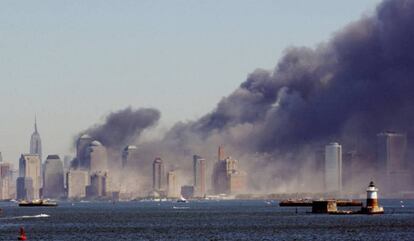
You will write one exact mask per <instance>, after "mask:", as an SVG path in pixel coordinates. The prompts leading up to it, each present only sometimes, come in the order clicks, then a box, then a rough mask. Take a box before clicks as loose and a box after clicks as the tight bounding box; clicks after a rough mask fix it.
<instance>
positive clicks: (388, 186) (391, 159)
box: [376, 132, 411, 193]
mask: <svg viewBox="0 0 414 241" xmlns="http://www.w3.org/2000/svg"><path fill="white" fill-rule="evenodd" d="M406 151H407V136H406V135H405V134H402V133H395V132H383V133H379V134H378V135H377V163H376V164H377V165H376V169H377V179H378V181H379V184H380V186H383V187H385V190H386V193H399V192H401V191H406V190H409V189H410V188H411V187H410V186H409V185H410V180H409V178H410V174H409V173H408V170H407V168H408V165H407V164H406V160H405V158H406Z"/></svg>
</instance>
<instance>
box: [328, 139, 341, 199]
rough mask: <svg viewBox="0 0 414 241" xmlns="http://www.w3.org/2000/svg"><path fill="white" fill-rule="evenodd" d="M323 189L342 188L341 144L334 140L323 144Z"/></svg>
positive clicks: (333, 190) (336, 189)
mask: <svg viewBox="0 0 414 241" xmlns="http://www.w3.org/2000/svg"><path fill="white" fill-rule="evenodd" d="M324 176H325V191H326V192H341V190H342V146H341V145H339V144H338V143H336V142H333V143H329V144H328V145H326V146H325V175H324Z"/></svg>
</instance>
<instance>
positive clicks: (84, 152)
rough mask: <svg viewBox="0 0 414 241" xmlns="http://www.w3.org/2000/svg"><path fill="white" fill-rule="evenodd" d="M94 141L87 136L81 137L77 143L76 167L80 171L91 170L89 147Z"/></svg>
mask: <svg viewBox="0 0 414 241" xmlns="http://www.w3.org/2000/svg"><path fill="white" fill-rule="evenodd" d="M92 141H93V139H92V137H90V136H89V135H87V134H84V135H82V136H81V137H79V139H78V141H77V142H76V160H75V164H74V167H75V168H80V169H89V163H88V158H89V150H88V148H89V145H90V144H91V143H92Z"/></svg>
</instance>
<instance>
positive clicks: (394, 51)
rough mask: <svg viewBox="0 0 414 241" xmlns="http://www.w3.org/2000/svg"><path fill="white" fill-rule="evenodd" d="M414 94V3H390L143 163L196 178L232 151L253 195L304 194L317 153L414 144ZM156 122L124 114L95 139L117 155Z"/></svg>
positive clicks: (266, 77) (288, 58)
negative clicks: (206, 163) (296, 190)
mask: <svg viewBox="0 0 414 241" xmlns="http://www.w3.org/2000/svg"><path fill="white" fill-rule="evenodd" d="M413 93H414V1H411V0H385V1H383V2H382V3H381V4H380V5H379V6H378V7H377V9H376V11H375V13H374V14H373V15H372V16H364V17H362V18H361V19H360V20H358V21H356V22H353V23H351V24H349V25H348V26H346V27H345V28H344V29H343V30H341V31H339V32H337V33H336V34H334V35H333V36H332V38H331V39H330V40H329V41H327V42H325V43H321V44H320V45H318V46H317V47H315V48H307V47H291V48H289V49H287V50H286V52H285V54H284V56H283V57H282V58H281V60H280V61H279V63H278V64H277V66H276V67H275V68H274V70H272V71H268V70H261V69H259V70H256V71H254V72H253V73H251V74H250V75H249V76H248V78H247V80H246V81H244V82H243V83H242V84H241V85H240V86H239V88H237V89H236V90H235V91H234V92H233V93H232V94H230V95H229V96H227V97H225V98H223V99H222V100H221V101H220V102H219V103H218V105H217V107H216V108H215V109H214V110H213V111H212V112H211V113H208V114H206V115H205V116H203V117H202V118H200V119H198V120H196V121H192V122H186V123H177V124H176V125H174V126H173V127H172V128H171V129H170V130H169V131H168V132H167V133H166V135H165V136H164V137H163V138H162V140H161V141H156V142H150V143H145V142H144V143H141V144H140V148H141V151H142V153H145V155H144V154H143V156H142V159H146V160H145V161H148V165H149V164H150V162H151V159H148V158H150V157H151V156H153V157H155V156H159V155H161V156H163V157H164V158H165V159H167V160H169V161H171V162H172V163H179V165H181V166H182V167H183V168H184V169H185V168H187V170H190V169H191V168H190V167H191V160H190V159H191V155H192V154H194V153H198V154H200V155H202V156H204V157H206V158H208V159H209V160H212V161H214V160H215V159H216V155H215V154H216V151H215V150H216V148H217V146H218V145H220V144H224V146H225V147H226V150H227V152H228V153H229V154H230V153H231V154H232V155H234V156H235V157H237V158H238V159H240V160H241V162H243V163H244V165H245V168H246V169H247V170H246V171H247V172H248V173H249V175H250V177H251V182H250V183H251V186H252V188H254V189H256V190H260V189H262V188H269V187H275V186H283V187H286V188H288V187H290V186H292V185H293V186H295V187H296V186H300V185H302V184H301V181H300V179H298V176H301V175H302V174H303V172H301V170H303V169H304V168H307V163H308V162H307V160H308V159H310V158H313V154H314V153H315V148H316V147H318V146H323V145H324V144H326V143H328V142H330V141H333V140H335V141H339V142H341V144H343V146H344V148H348V149H350V150H351V149H352V150H353V149H360V150H361V151H362V152H366V153H367V155H368V156H370V155H371V156H372V152H373V148H372V143H374V144H375V136H376V134H377V133H378V132H381V131H384V130H394V131H400V132H405V133H408V135H409V136H411V135H412V134H413V131H414V128H413V127H414V94H413ZM124 112H125V113H124ZM128 113H129V114H128ZM151 113H152V114H150V115H149V116H150V118H149V119H150V121H148V122H145V123H151V124H147V125H145V124H144V125H141V124H139V123H141V122H138V124H135V122H136V121H139V120H141V118H138V117H137V116H139V115H136V114H133V113H131V110H127V111H121V112H120V113H118V114H117V115H114V116H118V117H120V116H122V118H119V119H118V118H115V117H109V118H108V119H107V123H106V124H104V125H102V126H97V127H94V128H92V129H91V131H90V133H91V135H93V136H96V138H98V139H100V140H102V142H103V143H105V145H109V146H111V145H115V146H116V147H119V143H123V144H125V143H126V142H128V141H133V140H134V139H136V135H137V134H139V133H140V132H141V131H142V129H144V128H146V127H147V126H151V125H152V123H153V120H154V119H157V117H158V112H156V111H152V112H151ZM140 114H141V112H140ZM136 119H138V120H136ZM137 127H138V131H136V128H137ZM113 149H114V148H113ZM369 160H370V158H367V159H363V160H361V161H362V162H369ZM212 165H213V164H212V162H211V164H210V166H212ZM303 182H306V181H303ZM305 188H306V187H305Z"/></svg>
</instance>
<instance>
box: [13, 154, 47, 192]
mask: <svg viewBox="0 0 414 241" xmlns="http://www.w3.org/2000/svg"><path fill="white" fill-rule="evenodd" d="M40 168H41V161H40V157H39V155H37V154H22V155H21V157H20V160H19V178H18V180H17V188H18V189H19V190H17V193H18V194H19V195H18V196H19V197H20V198H22V199H29V200H30V199H39V194H40V193H39V191H40V185H41V171H40Z"/></svg>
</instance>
